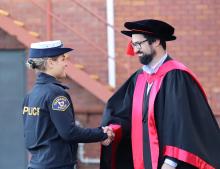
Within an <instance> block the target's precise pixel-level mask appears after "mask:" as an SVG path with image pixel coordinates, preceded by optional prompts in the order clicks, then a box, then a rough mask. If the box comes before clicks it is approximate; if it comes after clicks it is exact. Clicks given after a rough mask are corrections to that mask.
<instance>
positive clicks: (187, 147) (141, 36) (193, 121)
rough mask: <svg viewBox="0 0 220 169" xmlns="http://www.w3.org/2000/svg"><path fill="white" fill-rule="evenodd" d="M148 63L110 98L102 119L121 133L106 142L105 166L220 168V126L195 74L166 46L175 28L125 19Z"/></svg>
mask: <svg viewBox="0 0 220 169" xmlns="http://www.w3.org/2000/svg"><path fill="white" fill-rule="evenodd" d="M124 26H125V27H126V28H127V29H128V30H124V31H122V33H123V34H125V35H127V36H130V37H131V43H130V47H131V49H133V50H134V53H135V54H136V55H137V56H138V57H139V60H140V62H141V63H142V64H143V67H142V68H140V69H139V70H137V71H136V72H135V73H134V74H133V75H131V77H130V78H129V79H128V80H127V81H126V82H125V83H124V84H123V85H122V86H121V87H120V88H119V90H118V91H117V92H115V94H114V95H113V96H112V97H111V98H110V99H109V101H108V103H107V105H106V108H105V111H104V116H103V120H102V125H103V126H105V125H110V126H111V127H112V129H113V130H114V132H115V134H116V136H115V140H114V141H113V142H112V143H111V145H110V146H107V147H104V146H103V147H102V150H101V163H100V168H101V169H133V168H134V169H161V168H162V169H173V168H177V169H194V168H199V169H214V168H216V169H220V129H219V127H218V124H217V122H216V120H215V117H214V115H213V113H212V110H211V108H210V106H209V104H208V102H207V98H206V95H205V92H204V91H203V89H202V87H201V85H200V83H199V82H198V80H197V79H196V77H195V75H194V74H193V73H192V72H191V71H190V70H189V69H188V68H187V67H185V66H184V65H183V64H182V63H180V62H178V61H175V60H174V59H172V58H171V57H170V56H169V55H168V54H167V52H166V41H171V40H175V39H176V37H175V36H174V28H173V27H172V26H171V25H169V24H168V23H165V22H163V21H159V20H153V19H149V20H141V21H135V22H126V23H125V24H124Z"/></svg>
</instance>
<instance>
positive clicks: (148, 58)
mask: <svg viewBox="0 0 220 169" xmlns="http://www.w3.org/2000/svg"><path fill="white" fill-rule="evenodd" d="M152 59H153V55H152V54H144V55H143V56H139V61H140V62H141V63H142V64H143V65H148V64H149V63H150V62H151V61H152Z"/></svg>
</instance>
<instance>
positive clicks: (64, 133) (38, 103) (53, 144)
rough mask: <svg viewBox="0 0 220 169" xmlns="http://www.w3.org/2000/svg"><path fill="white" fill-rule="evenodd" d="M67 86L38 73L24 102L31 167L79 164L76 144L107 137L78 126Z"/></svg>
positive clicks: (99, 132) (96, 129) (26, 136)
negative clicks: (77, 162)
mask: <svg viewBox="0 0 220 169" xmlns="http://www.w3.org/2000/svg"><path fill="white" fill-rule="evenodd" d="M65 89H67V87H66V86H63V85H62V84H60V83H59V82H58V81H57V80H56V79H55V78H54V77H52V76H50V75H48V74H45V73H39V74H38V77H37V79H36V83H35V85H34V87H33V89H32V91H31V92H30V93H29V94H27V96H26V97H25V99H24V103H23V122H24V137H25V144H26V148H27V149H28V150H29V151H30V153H31V156H32V157H31V160H30V163H29V167H31V168H54V167H62V166H73V165H74V164H75V163H76V154H77V143H79V142H83V143H89V142H97V141H102V140H104V139H106V138H107V134H105V133H103V131H102V129H101V128H100V127H99V128H81V127H78V126H76V125H75V119H74V110H73V105H72V101H71V98H70V96H69V95H68V93H67V92H66V91H65Z"/></svg>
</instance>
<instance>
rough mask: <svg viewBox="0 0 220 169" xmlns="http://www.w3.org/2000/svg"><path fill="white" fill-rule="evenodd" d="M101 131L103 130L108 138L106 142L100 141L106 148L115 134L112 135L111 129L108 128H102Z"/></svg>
mask: <svg viewBox="0 0 220 169" xmlns="http://www.w3.org/2000/svg"><path fill="white" fill-rule="evenodd" d="M102 129H103V132H104V133H107V135H108V138H107V139H106V140H104V141H102V142H101V144H102V145H104V146H108V145H109V144H110V143H111V142H112V141H113V140H114V137H115V134H114V132H113V130H112V128H111V127H109V126H105V127H102Z"/></svg>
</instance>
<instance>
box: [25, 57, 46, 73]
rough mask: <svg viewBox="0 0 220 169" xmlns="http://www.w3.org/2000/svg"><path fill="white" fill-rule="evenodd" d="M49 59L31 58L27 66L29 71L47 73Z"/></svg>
mask: <svg viewBox="0 0 220 169" xmlns="http://www.w3.org/2000/svg"><path fill="white" fill-rule="evenodd" d="M47 59H48V58H30V59H28V60H27V62H26V65H27V67H28V68H29V69H33V70H37V71H45V70H46V65H47Z"/></svg>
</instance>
